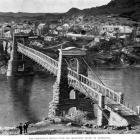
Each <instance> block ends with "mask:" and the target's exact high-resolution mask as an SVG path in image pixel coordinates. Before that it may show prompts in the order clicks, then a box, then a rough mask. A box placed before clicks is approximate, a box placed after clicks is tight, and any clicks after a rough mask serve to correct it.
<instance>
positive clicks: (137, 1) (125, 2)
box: [68, 0, 140, 21]
mask: <svg viewBox="0 0 140 140" xmlns="http://www.w3.org/2000/svg"><path fill="white" fill-rule="evenodd" d="M70 12H71V15H72V13H74V14H84V15H86V16H89V15H93V16H95V15H110V14H115V15H118V16H121V17H127V18H131V19H132V20H135V21H139V20H140V0H112V1H111V2H109V3H108V4H107V5H103V6H100V7H93V8H88V9H84V10H77V11H76V10H72V9H71V10H69V11H68V13H69V14H70Z"/></svg>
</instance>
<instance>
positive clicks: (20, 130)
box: [17, 123, 23, 134]
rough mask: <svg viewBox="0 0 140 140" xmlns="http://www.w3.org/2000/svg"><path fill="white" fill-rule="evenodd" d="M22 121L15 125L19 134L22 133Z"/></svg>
mask: <svg viewBox="0 0 140 140" xmlns="http://www.w3.org/2000/svg"><path fill="white" fill-rule="evenodd" d="M22 127H23V126H22V123H20V125H19V126H18V127H17V128H19V134H22Z"/></svg>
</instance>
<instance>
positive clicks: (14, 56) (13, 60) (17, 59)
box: [7, 35, 28, 76]
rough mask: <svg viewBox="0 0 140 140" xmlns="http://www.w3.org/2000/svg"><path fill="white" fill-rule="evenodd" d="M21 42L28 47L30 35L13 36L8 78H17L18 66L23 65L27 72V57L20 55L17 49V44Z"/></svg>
mask: <svg viewBox="0 0 140 140" xmlns="http://www.w3.org/2000/svg"><path fill="white" fill-rule="evenodd" d="M18 41H20V42H21V43H23V44H24V45H27V42H28V35H13V43H12V47H11V52H10V60H9V61H8V68H7V76H15V75H16V74H17V73H18V66H19V64H20V63H23V67H24V70H26V65H27V64H28V63H27V61H28V60H26V61H24V59H25V56H23V54H19V53H18V51H17V49H18V46H17V42H18Z"/></svg>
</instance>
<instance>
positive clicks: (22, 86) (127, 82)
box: [0, 68, 140, 127]
mask: <svg viewBox="0 0 140 140" xmlns="http://www.w3.org/2000/svg"><path fill="white" fill-rule="evenodd" d="M94 72H96V74H98V75H99V76H100V79H101V80H102V81H103V83H104V84H105V85H108V86H109V87H111V88H113V89H115V90H118V91H121V92H123V93H125V98H126V101H128V102H129V103H130V104H132V105H133V106H136V105H140V102H139V100H140V86H139V83H140V69H137V68H127V69H107V68H98V69H94ZM90 76H91V75H90ZM54 82H55V78H54V77H53V76H52V75H50V74H49V73H39V74H36V75H35V76H25V77H19V78H7V77H6V76H5V75H0V126H1V127H4V126H16V125H18V124H19V123H20V122H25V121H40V120H42V118H45V117H47V115H48V106H49V102H50V101H51V100H52V86H53V84H54Z"/></svg>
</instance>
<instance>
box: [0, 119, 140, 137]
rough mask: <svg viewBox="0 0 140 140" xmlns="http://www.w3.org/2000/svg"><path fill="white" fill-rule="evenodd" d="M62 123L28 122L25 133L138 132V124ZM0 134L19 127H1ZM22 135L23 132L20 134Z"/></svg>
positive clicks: (13, 130)
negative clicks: (89, 125)
mask: <svg viewBox="0 0 140 140" xmlns="http://www.w3.org/2000/svg"><path fill="white" fill-rule="evenodd" d="M69 124H70V123H68V124H64V123H60V122H59V123H53V122H50V121H48V120H45V121H42V122H39V123H36V124H30V125H29V128H28V133H27V134H26V135H54V134H140V126H135V127H132V130H127V129H125V128H121V129H117V128H114V129H112V128H87V127H83V126H82V127H78V126H72V125H69ZM0 134H1V135H19V129H17V128H16V127H13V128H3V129H1V130H0ZM22 135H24V134H22Z"/></svg>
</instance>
